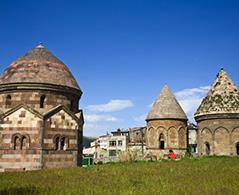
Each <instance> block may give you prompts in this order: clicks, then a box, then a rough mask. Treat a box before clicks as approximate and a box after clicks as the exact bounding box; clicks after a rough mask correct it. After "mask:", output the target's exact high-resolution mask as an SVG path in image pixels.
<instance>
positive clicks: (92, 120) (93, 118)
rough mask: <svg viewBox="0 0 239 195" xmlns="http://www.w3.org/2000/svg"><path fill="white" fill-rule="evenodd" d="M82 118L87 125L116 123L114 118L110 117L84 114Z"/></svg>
mask: <svg viewBox="0 0 239 195" xmlns="http://www.w3.org/2000/svg"><path fill="white" fill-rule="evenodd" d="M84 118H85V121H86V122H87V123H97V122H115V121H118V119H117V118H116V117H114V116H111V115H99V114H85V116H84Z"/></svg>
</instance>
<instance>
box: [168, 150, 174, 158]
mask: <svg viewBox="0 0 239 195" xmlns="http://www.w3.org/2000/svg"><path fill="white" fill-rule="evenodd" d="M168 158H169V159H171V160H175V158H176V156H175V154H174V152H173V150H169V155H168Z"/></svg>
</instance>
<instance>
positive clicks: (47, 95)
mask: <svg viewBox="0 0 239 195" xmlns="http://www.w3.org/2000/svg"><path fill="white" fill-rule="evenodd" d="M81 94H82V92H81V91H80V88H79V87H78V85H77V83H76V81H75V80H74V78H73V77H72V75H71V73H70V71H69V70H68V69H67V67H66V66H65V65H64V64H63V63H62V62H61V61H60V60H58V59H57V58H56V57H54V56H53V55H52V54H51V53H50V52H49V51H47V50H46V49H45V48H44V47H43V46H38V47H36V48H35V49H33V50H32V51H30V52H29V53H28V54H26V55H25V56H23V57H21V58H19V59H18V60H16V61H15V62H13V63H12V64H11V65H10V66H9V68H8V69H7V70H5V72H4V73H3V76H2V77H1V81H0V108H1V112H0V171H14V170H15V171H23V170H37V169H42V168H54V167H72V166H78V165H80V164H81V158H82V157H81V156H82V137H83V132H82V131H83V123H84V119H83V113H82V111H81V110H79V103H78V102H79V99H80V97H81Z"/></svg>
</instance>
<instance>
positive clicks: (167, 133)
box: [146, 120, 187, 158]
mask: <svg viewBox="0 0 239 195" xmlns="http://www.w3.org/2000/svg"><path fill="white" fill-rule="evenodd" d="M186 132H187V123H186V121H183V120H152V121H148V123H147V130H146V147H147V150H148V152H150V153H152V154H153V155H155V156H156V157H157V158H161V157H163V156H164V155H167V154H168V153H169V150H170V149H172V150H173V151H174V152H175V153H176V154H178V155H183V154H184V153H185V152H186V148H187V133H186ZM160 141H164V149H162V148H161V147H162V145H161V144H162V143H161V142H160Z"/></svg>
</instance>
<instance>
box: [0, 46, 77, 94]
mask: <svg viewBox="0 0 239 195" xmlns="http://www.w3.org/2000/svg"><path fill="white" fill-rule="evenodd" d="M18 83H20V84H24V83H28V84H29V83H34V84H38V83H39V84H50V85H58V86H63V87H70V88H74V89H76V90H79V91H81V90H80V87H79V85H78V84H77V82H76V80H75V78H74V77H73V75H72V74H71V72H70V70H69V69H68V68H67V66H66V65H65V64H64V63H63V62H62V61H60V60H59V59H58V58H57V57H55V56H54V55H53V54H52V53H51V52H50V51H48V50H47V49H46V48H45V47H44V46H43V45H42V44H39V45H38V46H37V47H35V48H34V49H32V50H31V51H29V52H28V53H27V54H25V55H23V56H22V57H20V58H18V59H17V60H15V61H14V62H12V63H11V64H10V65H9V66H8V68H7V69H6V70H5V71H4V72H3V74H2V76H1V77H0V84H18Z"/></svg>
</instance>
